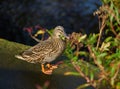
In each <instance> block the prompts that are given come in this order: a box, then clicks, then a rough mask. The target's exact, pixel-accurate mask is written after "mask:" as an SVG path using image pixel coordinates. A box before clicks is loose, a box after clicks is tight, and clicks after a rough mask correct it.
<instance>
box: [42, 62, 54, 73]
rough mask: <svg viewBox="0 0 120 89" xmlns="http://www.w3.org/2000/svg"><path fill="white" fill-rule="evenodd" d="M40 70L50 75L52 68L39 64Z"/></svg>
mask: <svg viewBox="0 0 120 89" xmlns="http://www.w3.org/2000/svg"><path fill="white" fill-rule="evenodd" d="M41 67H42V72H43V73H44V74H47V75H51V74H52V72H53V70H52V69H45V67H44V64H41Z"/></svg>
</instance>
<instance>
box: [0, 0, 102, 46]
mask: <svg viewBox="0 0 120 89" xmlns="http://www.w3.org/2000/svg"><path fill="white" fill-rule="evenodd" d="M100 5H101V2H100V0H1V1H0V37H1V38H5V39H8V40H10V41H15V42H19V43H23V44H26V45H35V44H36V42H35V41H34V40H33V39H32V38H31V37H30V36H29V34H28V32H26V31H24V30H23V29H24V28H26V27H34V26H36V25H40V26H41V27H43V28H47V29H51V28H54V27H55V26H57V25H62V26H64V28H65V30H66V32H67V33H72V32H73V31H75V32H80V31H81V32H83V33H87V34H89V33H94V32H98V19H97V17H96V16H93V12H94V11H95V10H97V9H98V8H99V6H100Z"/></svg>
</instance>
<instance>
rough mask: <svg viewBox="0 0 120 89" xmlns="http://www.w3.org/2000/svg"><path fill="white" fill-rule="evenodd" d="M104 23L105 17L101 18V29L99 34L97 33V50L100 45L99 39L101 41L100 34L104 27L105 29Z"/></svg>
mask: <svg viewBox="0 0 120 89" xmlns="http://www.w3.org/2000/svg"><path fill="white" fill-rule="evenodd" d="M105 21H106V17H104V18H102V25H101V28H100V33H99V37H98V41H97V46H96V49H98V47H99V44H100V39H101V36H102V32H103V30H104V27H105V25H106V24H105Z"/></svg>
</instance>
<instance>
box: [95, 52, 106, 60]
mask: <svg viewBox="0 0 120 89" xmlns="http://www.w3.org/2000/svg"><path fill="white" fill-rule="evenodd" d="M106 55H107V53H101V54H99V55H98V56H97V58H98V59H101V58H103V57H105V56H106Z"/></svg>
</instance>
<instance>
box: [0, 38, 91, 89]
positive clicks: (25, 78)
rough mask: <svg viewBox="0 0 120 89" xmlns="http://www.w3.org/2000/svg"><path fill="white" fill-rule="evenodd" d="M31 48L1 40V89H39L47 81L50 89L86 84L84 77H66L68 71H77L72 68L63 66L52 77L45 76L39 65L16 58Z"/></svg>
mask: <svg viewBox="0 0 120 89" xmlns="http://www.w3.org/2000/svg"><path fill="white" fill-rule="evenodd" d="M29 47H30V46H26V45H22V44H18V43H15V42H9V41H7V40H4V39H0V89H38V88H37V86H38V85H39V86H43V85H44V83H45V82H46V81H49V83H50V85H49V86H48V89H76V88H77V87H78V86H79V85H80V84H84V83H85V79H83V78H82V77H78V76H65V75H64V73H65V72H67V71H75V70H74V68H73V67H72V66H68V65H66V64H61V65H60V66H59V68H58V69H56V70H55V71H54V72H53V74H52V75H45V74H43V73H42V72H41V68H40V65H39V64H31V63H28V62H26V61H23V60H19V59H16V58H15V57H14V56H15V55H16V54H19V53H20V52H22V51H23V50H25V49H28V48H29ZM86 89H93V88H92V87H88V88H86Z"/></svg>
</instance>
